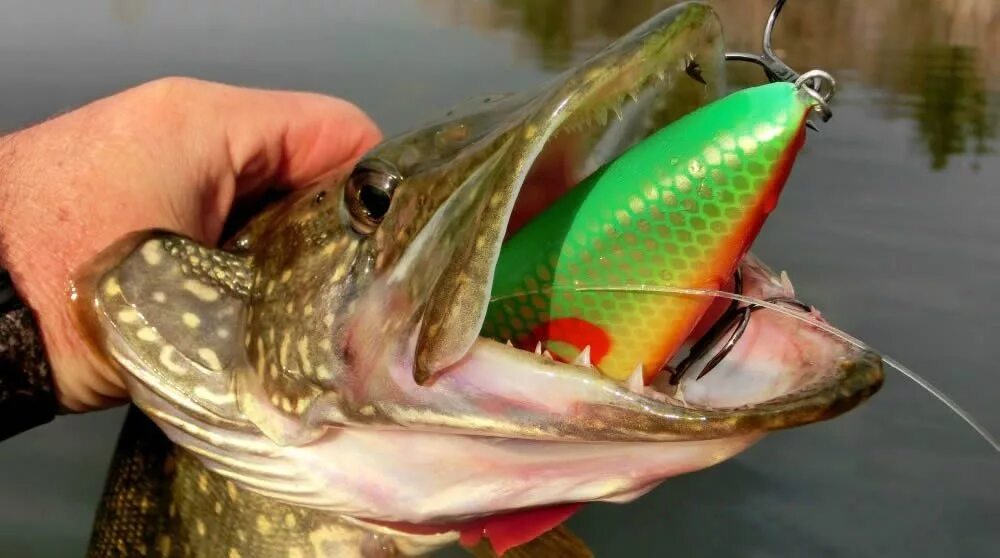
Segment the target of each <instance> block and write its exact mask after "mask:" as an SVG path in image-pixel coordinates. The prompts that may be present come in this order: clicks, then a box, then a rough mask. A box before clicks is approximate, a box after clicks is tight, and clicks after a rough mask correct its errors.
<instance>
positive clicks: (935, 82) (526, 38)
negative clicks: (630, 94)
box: [424, 0, 1000, 169]
mask: <svg viewBox="0 0 1000 558" xmlns="http://www.w3.org/2000/svg"><path fill="white" fill-rule="evenodd" d="M424 2H425V4H426V5H428V6H431V7H433V8H435V9H434V10H432V11H431V13H432V14H434V15H433V17H440V16H441V15H442V14H444V15H445V16H447V17H450V18H451V23H453V24H460V25H472V26H475V27H478V28H481V29H513V30H516V31H517V32H518V33H519V35H520V37H521V38H522V43H521V51H522V53H523V54H524V55H525V56H530V57H532V58H536V59H537V60H538V61H539V63H540V64H541V66H542V67H543V68H544V69H546V70H559V69H562V68H565V67H567V66H569V65H570V64H571V63H572V62H573V61H574V60H576V59H578V58H579V57H581V56H583V55H585V54H587V53H589V52H592V51H594V50H596V49H598V48H600V46H602V45H603V44H605V43H606V42H608V41H609V40H611V39H613V38H615V37H618V36H620V35H621V34H623V33H625V32H626V31H628V30H629V29H631V28H632V27H633V26H635V25H637V24H638V23H640V22H642V21H643V20H645V19H646V18H648V17H649V16H650V15H652V14H654V13H656V12H657V11H659V10H661V9H663V8H665V7H667V6H670V5H672V4H675V3H677V2H676V1H674V0H424ZM710 3H711V4H712V5H713V6H715V7H716V9H717V10H718V12H719V13H720V15H721V17H722V19H723V22H724V24H725V29H726V33H727V41H728V42H729V44H730V45H731V48H733V49H734V50H751V51H756V50H759V46H758V45H759V43H760V33H761V30H762V25H763V22H764V21H765V20H766V17H767V14H768V12H769V11H770V9H771V6H772V3H773V2H772V1H771V0H710ZM803 4H804V3H803V2H801V1H800V2H791V5H790V6H789V7H788V8H787V9H786V10H785V12H784V13H783V14H782V21H781V23H780V24H779V25H778V29H777V31H776V34H775V44H776V46H777V47H779V48H780V47H784V49H785V50H786V51H787V52H783V53H782V54H783V55H784V56H786V57H787V60H788V62H789V63H790V64H791V65H792V66H793V67H799V68H806V64H808V65H809V66H810V67H821V68H824V69H827V70H830V71H835V72H839V73H838V76H839V77H841V78H842V80H843V79H844V78H847V81H848V83H851V82H854V83H855V84H859V85H863V86H867V87H874V88H877V89H878V90H879V91H880V92H881V93H882V95H879V96H877V97H876V99H877V103H878V108H879V109H880V110H881V111H882V112H883V113H884V115H885V116H886V117H887V118H890V119H892V118H906V119H910V120H912V121H913V122H914V124H915V127H916V130H917V132H918V137H919V141H920V143H921V144H922V148H923V150H924V151H925V152H926V153H927V156H928V159H929V161H930V166H931V167H932V168H934V169H942V168H945V167H946V166H947V165H948V163H949V160H950V159H951V158H952V157H954V156H956V155H963V154H966V155H971V156H973V158H976V157H977V156H980V155H983V154H986V153H988V152H990V150H991V149H992V147H993V145H994V143H995V140H996V138H997V133H998V132H997V130H998V120H1000V109H998V105H1000V93H998V91H1000V60H998V58H997V57H996V56H992V53H996V52H1000V2H997V1H996V0H882V1H880V2H869V1H865V0H831V1H828V2H810V3H805V5H803ZM758 79H759V74H757V73H750V72H749V71H743V70H740V71H737V72H735V73H734V81H735V82H736V83H741V84H742V83H744V82H749V80H758Z"/></svg>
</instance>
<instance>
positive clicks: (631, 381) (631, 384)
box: [625, 364, 645, 394]
mask: <svg viewBox="0 0 1000 558" xmlns="http://www.w3.org/2000/svg"><path fill="white" fill-rule="evenodd" d="M625 386H626V387H628V389H629V391H631V392H633V393H638V394H642V390H643V387H645V384H644V383H643V379H642V364H638V365H636V367H635V370H633V371H632V374H631V375H630V376H629V377H628V379H627V380H625Z"/></svg>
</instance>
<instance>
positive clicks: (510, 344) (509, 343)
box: [507, 339, 514, 347]
mask: <svg viewBox="0 0 1000 558" xmlns="http://www.w3.org/2000/svg"><path fill="white" fill-rule="evenodd" d="M507 346H508V347H513V346H514V344H513V343H511V342H510V339H508V340H507Z"/></svg>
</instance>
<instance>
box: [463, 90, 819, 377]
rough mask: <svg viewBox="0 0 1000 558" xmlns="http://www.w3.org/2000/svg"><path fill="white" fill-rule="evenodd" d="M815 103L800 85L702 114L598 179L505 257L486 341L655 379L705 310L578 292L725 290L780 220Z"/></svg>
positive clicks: (703, 302) (530, 228)
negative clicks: (586, 358)
mask: <svg viewBox="0 0 1000 558" xmlns="http://www.w3.org/2000/svg"><path fill="white" fill-rule="evenodd" d="M812 107H813V103H812V102H811V100H810V99H809V98H808V97H807V96H805V95H804V94H803V93H802V92H801V91H799V90H798V89H797V88H796V87H795V86H794V85H792V84H788V83H774V84H769V85H763V86H759V87H753V88H749V89H745V90H742V91H739V92H736V93H733V94H731V95H729V96H728V97H725V98H724V99H721V100H719V101H716V102H715V103H712V104H710V105H708V106H706V107H703V108H701V109H699V110H698V111H695V112H693V113H691V114H689V115H687V116H685V117H684V118H682V119H680V120H678V121H677V122H675V123H674V124H672V125H670V126H668V127H667V128H664V129H662V130H660V131H659V132H657V133H656V134H654V135H652V136H650V137H649V138H647V139H646V140H644V141H643V142H641V143H639V144H638V145H636V146H634V147H632V148H631V149H629V150H628V151H627V152H625V153H624V154H623V155H622V156H621V157H619V158H618V159H616V160H614V161H612V162H611V163H609V164H607V165H605V166H604V167H602V168H600V169H599V170H598V171H596V172H595V173H593V174H592V175H590V176H589V177H588V178H586V179H585V180H584V181H583V182H581V183H580V184H579V185H578V186H577V187H576V188H574V189H573V190H572V191H571V192H570V193H569V194H567V195H566V196H564V197H563V198H561V199H560V200H559V201H558V202H556V203H555V204H554V205H552V206H551V207H550V208H549V209H547V210H546V211H545V212H544V213H543V214H541V215H540V216H539V217H538V218H536V219H534V220H532V222H531V223H529V224H528V225H527V226H525V227H524V228H522V229H521V230H519V231H518V232H517V233H515V234H514V235H513V236H512V237H511V238H510V239H509V240H508V241H507V242H506V243H505V244H504V247H503V250H502V252H501V254H500V258H499V261H498V263H497V267H496V274H495V276H494V283H493V289H492V298H491V303H490V305H489V309H488V311H487V315H486V320H485V323H484V326H483V330H482V332H483V335H485V336H488V337H493V338H496V339H500V340H504V341H506V340H508V339H509V340H511V341H512V342H513V343H515V344H516V345H517V346H518V347H520V348H522V349H528V350H530V349H534V348H535V347H536V345H537V343H538V342H540V341H541V342H542V343H544V344H545V347H546V349H547V350H549V351H550V352H551V353H552V355H553V356H554V357H556V358H558V359H560V360H564V361H571V360H573V359H574V358H575V357H576V356H577V354H578V353H579V352H580V351H581V350H582V349H583V348H585V347H587V346H589V347H590V358H591V362H592V363H593V364H594V365H596V366H597V367H598V368H600V370H601V371H602V372H603V373H605V374H606V375H608V376H611V377H614V378H616V379H622V380H624V379H626V378H628V377H629V376H630V375H631V374H632V373H633V371H635V370H636V367H637V365H640V364H641V365H642V367H643V372H644V375H645V377H646V378H647V379H648V378H649V377H651V376H652V375H654V374H655V373H656V372H658V371H659V370H660V369H661V368H662V367H663V365H664V364H665V363H666V361H667V360H668V359H669V358H670V357H671V356H672V355H673V354H674V352H676V350H677V349H678V348H679V347H680V345H681V344H682V343H683V342H684V341H685V339H686V338H687V337H688V335H690V333H691V331H692V329H693V328H694V326H695V325H696V323H697V322H698V320H699V318H700V317H701V316H702V314H703V313H704V312H705V310H706V309H707V308H708V306H709V305H710V304H711V302H712V301H711V299H710V298H709V297H697V298H695V297H681V296H672V297H663V296H655V295H649V294H641V293H624V292H594V291H589V292H582V291H580V290H573V289H571V288H569V287H587V286H591V287H594V286H615V285H625V284H633V285H634V284H643V285H659V286H673V287H682V288H702V289H719V288H722V287H723V286H724V284H725V283H726V281H727V280H728V279H729V277H730V276H731V275H732V273H733V271H734V269H735V266H736V265H737V263H738V262H739V260H740V258H741V257H742V256H743V255H744V254H745V253H746V251H747V249H748V248H749V246H750V244H751V243H752V241H753V239H754V237H756V235H757V232H758V231H759V229H760V227H761V225H762V224H763V222H764V219H765V218H766V216H767V214H768V213H770V211H771V210H772V209H773V208H774V206H775V204H776V203H777V198H778V195H779V193H780V190H781V188H782V186H783V185H784V182H785V179H786V178H787V175H788V172H789V171H790V168H791V163H792V161H793V160H794V158H795V155H796V154H797V152H798V150H799V148H800V147H801V145H802V139H803V136H804V125H805V121H806V118H807V115H808V113H809V111H810V110H811V109H812Z"/></svg>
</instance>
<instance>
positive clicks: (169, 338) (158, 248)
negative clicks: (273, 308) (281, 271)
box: [88, 231, 251, 419]
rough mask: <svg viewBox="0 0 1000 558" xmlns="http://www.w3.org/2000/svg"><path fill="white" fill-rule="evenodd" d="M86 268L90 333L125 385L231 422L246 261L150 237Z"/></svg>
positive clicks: (167, 236)
mask: <svg viewBox="0 0 1000 558" xmlns="http://www.w3.org/2000/svg"><path fill="white" fill-rule="evenodd" d="M92 266H96V267H97V269H96V270H94V271H92V272H91V276H95V275H96V281H93V282H92V285H93V286H92V289H93V290H92V292H90V293H89V295H88V298H89V300H88V305H89V307H90V308H89V311H90V316H91V322H92V324H91V331H93V332H95V333H96V335H97V340H98V346H99V347H102V348H103V349H104V350H105V351H106V352H108V353H110V354H109V356H110V357H111V358H112V360H113V361H115V362H117V364H119V365H121V366H124V367H125V368H127V369H128V372H129V373H128V374H127V375H126V376H127V378H128V379H129V381H130V382H136V381H138V382H141V383H143V384H145V385H146V386H147V387H148V388H150V389H151V390H153V391H155V392H157V393H160V394H161V395H162V394H164V393H166V392H167V391H170V392H172V393H174V394H175V395H174V397H177V394H179V396H180V399H186V401H180V400H172V401H171V403H172V404H174V405H177V406H184V405H189V406H190V405H196V406H199V407H202V408H204V410H206V411H208V412H210V413H212V414H214V415H217V416H218V417H225V418H230V419H235V418H238V417H239V415H240V413H239V411H238V409H237V408H236V399H235V395H234V390H233V381H232V378H233V371H234V370H235V369H238V368H240V367H241V366H244V365H245V361H246V356H245V351H244V348H243V343H242V337H243V334H242V331H243V327H244V324H243V322H244V308H245V302H246V296H247V293H248V292H249V288H250V283H251V273H250V263H249V258H248V257H245V256H240V255H236V254H231V253H228V252H224V251H221V250H214V249H210V248H205V247H203V246H201V245H199V244H197V243H196V242H194V241H192V240H190V239H187V238H184V237H180V236H177V235H174V234H172V233H168V232H164V231H150V232H144V233H137V234H135V235H132V236H130V237H128V238H126V239H124V240H122V241H120V242H119V243H118V244H117V245H116V246H114V247H112V248H111V249H110V250H109V251H107V252H106V253H105V254H104V255H103V256H102V257H100V258H98V261H97V262H95V263H94V264H92ZM95 272H96V273H95ZM97 274H99V275H97ZM168 387H169V388H172V389H170V390H167V389H166V388H168ZM130 390H131V386H130Z"/></svg>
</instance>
